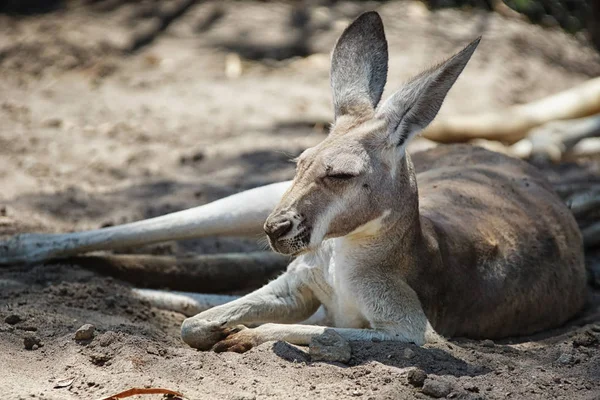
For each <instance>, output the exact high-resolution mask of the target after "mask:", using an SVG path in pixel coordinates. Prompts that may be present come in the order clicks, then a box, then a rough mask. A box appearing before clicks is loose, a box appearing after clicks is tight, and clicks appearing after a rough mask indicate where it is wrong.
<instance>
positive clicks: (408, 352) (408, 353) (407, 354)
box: [402, 347, 417, 360]
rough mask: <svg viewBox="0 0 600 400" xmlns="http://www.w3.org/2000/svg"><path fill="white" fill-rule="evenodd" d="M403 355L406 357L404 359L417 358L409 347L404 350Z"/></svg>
mask: <svg viewBox="0 0 600 400" xmlns="http://www.w3.org/2000/svg"><path fill="white" fill-rule="evenodd" d="M402 355H403V356H404V358H406V359H408V360H410V359H411V358H414V356H416V355H417V354H416V353H415V351H414V350H413V349H411V348H408V347H407V348H406V349H404V352H403V354H402Z"/></svg>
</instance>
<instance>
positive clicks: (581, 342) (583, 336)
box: [573, 330, 598, 347]
mask: <svg viewBox="0 0 600 400" xmlns="http://www.w3.org/2000/svg"><path fill="white" fill-rule="evenodd" d="M596 343H598V338H596V336H595V335H594V334H593V333H592V332H591V330H589V331H585V332H580V333H578V334H577V335H575V337H574V338H573V346H575V347H579V346H582V347H589V346H593V345H595V344H596Z"/></svg>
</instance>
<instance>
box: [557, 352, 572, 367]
mask: <svg viewBox="0 0 600 400" xmlns="http://www.w3.org/2000/svg"><path fill="white" fill-rule="evenodd" d="M556 362H558V363H559V364H563V365H567V364H571V363H572V362H573V355H572V354H569V353H562V354H561V355H560V356H559V357H558V359H557V360H556Z"/></svg>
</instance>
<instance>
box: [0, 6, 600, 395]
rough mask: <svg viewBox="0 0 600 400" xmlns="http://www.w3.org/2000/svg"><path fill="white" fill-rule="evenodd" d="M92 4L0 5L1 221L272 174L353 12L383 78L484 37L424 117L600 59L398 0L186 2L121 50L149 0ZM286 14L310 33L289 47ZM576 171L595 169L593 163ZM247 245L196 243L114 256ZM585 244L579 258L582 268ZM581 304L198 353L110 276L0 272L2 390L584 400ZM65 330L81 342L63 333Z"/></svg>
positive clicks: (231, 188)
mask: <svg viewBox="0 0 600 400" xmlns="http://www.w3.org/2000/svg"><path fill="white" fill-rule="evenodd" d="M91 3H104V4H103V6H105V8H104V9H102V10H101V11H98V10H99V8H95V7H96V6H99V5H102V4H96V5H95V6H94V5H93V4H92V5H90V6H88V5H85V4H87V2H86V3H78V2H73V5H72V6H71V5H70V4H71V3H70V2H67V3H65V7H64V8H61V9H58V10H57V11H56V12H52V13H48V14H44V15H34V16H28V17H26V18H23V17H19V16H7V15H0V74H2V76H3V79H2V80H1V81H0V92H1V93H2V94H3V97H2V98H1V99H0V122H1V124H2V134H1V135H0V155H1V157H0V180H1V182H2V193H0V234H1V235H5V236H6V235H12V234H15V233H19V232H33V231H35V232H65V231H73V230H81V229H89V228H98V227H101V226H109V225H115V224H120V223H123V222H129V221H133V220H138V219H141V218H147V217H150V216H155V215H160V214H164V213H166V212H171V211H176V210H180V209H184V208H188V207H192V206H196V205H200V204H205V203H207V202H210V201H213V200H216V199H218V198H221V197H224V196H226V195H229V194H232V193H236V192H238V191H240V190H244V189H248V188H252V187H255V186H258V185H262V184H267V183H271V182H275V181H279V180H284V179H289V178H290V177H291V176H292V175H293V173H294V168H293V164H292V163H290V162H289V160H290V159H291V158H293V157H295V156H297V155H298V154H299V153H300V152H301V151H303V150H304V149H305V148H307V147H309V146H312V145H314V144H316V143H318V142H319V141H321V140H322V139H323V137H324V133H325V131H326V129H325V127H326V126H327V123H328V121H330V119H331V100H330V94H329V86H328V68H329V66H328V64H329V58H328V57H329V56H328V54H327V53H328V52H329V51H330V49H331V47H332V45H333V43H334V42H335V40H336V38H337V37H338V36H339V34H340V32H341V30H342V29H343V27H344V26H345V25H346V24H347V23H348V22H349V20H350V19H351V18H353V17H354V16H356V15H357V14H358V13H360V12H361V11H364V10H366V9H367V8H376V9H377V10H378V11H380V13H381V15H382V17H383V19H384V22H385V25H386V31H387V35H388V40H389V51H390V56H391V60H390V61H391V66H390V78H389V80H390V82H389V85H388V87H389V88H390V90H393V88H395V87H397V86H398V85H400V84H401V82H402V81H403V80H405V79H407V78H408V77H410V76H411V75H413V74H414V73H416V72H418V71H419V70H420V69H422V68H423V67H426V66H427V65H430V64H432V63H434V62H436V61H437V60H439V59H440V58H443V57H446V56H448V55H450V54H451V53H452V52H453V51H455V50H457V49H458V48H460V47H461V46H462V45H464V44H466V43H468V42H469V41H470V40H471V39H472V38H474V37H476V36H478V35H480V34H483V36H484V39H483V41H482V43H481V45H480V47H479V49H478V50H477V53H476V54H475V56H474V58H473V60H472V62H471V63H470V64H469V66H468V67H467V69H466V70H465V73H464V76H463V77H462V78H461V79H459V81H458V82H457V84H456V87H455V88H454V89H453V91H452V92H451V93H450V96H449V97H448V100H447V101H446V103H445V105H444V107H443V109H442V110H441V112H442V113H447V114H450V113H457V112H479V111H486V110H489V109H493V108H499V107H503V106H506V105H508V104H513V103H517V102H524V101H529V100H532V99H536V98H540V97H542V96H545V95H548V94H551V93H554V92H556V91H559V90H563V89H566V88H569V87H571V86H573V85H575V84H578V83H580V82H583V81H584V80H586V79H588V78H589V77H592V76H597V75H598V74H599V73H600V69H599V68H600V63H598V60H599V57H598V54H597V53H595V52H594V51H593V50H592V49H591V48H589V47H587V46H585V45H582V44H581V43H579V42H578V41H577V40H575V39H574V38H572V37H569V36H567V35H565V34H563V33H561V32H559V31H555V30H544V29H542V28H540V27H537V26H532V25H529V24H527V23H525V22H523V21H518V20H511V19H505V18H503V17H501V16H499V15H495V14H486V13H479V12H469V11H456V10H443V11H436V12H430V11H428V10H426V9H424V8H423V7H422V5H420V3H413V2H389V3H384V4H378V3H366V4H365V3H362V2H361V3H353V2H335V4H332V5H330V6H327V7H308V8H307V9H306V10H298V9H297V8H295V7H293V6H292V5H291V4H290V3H277V2H275V3H269V5H268V6H265V4H264V3H262V2H256V3H255V2H219V3H216V2H215V3H213V2H199V3H198V4H197V5H194V6H189V7H188V8H186V9H185V12H183V13H182V14H181V15H177V16H176V17H175V18H174V19H173V20H171V21H170V22H169V24H168V26H163V27H162V28H161V29H156V30H155V31H151V30H147V31H144V32H146V33H148V32H154V34H153V35H150V36H147V37H148V41H147V42H145V44H144V46H141V47H139V48H136V49H135V51H128V50H132V47H131V46H130V44H131V43H132V40H133V39H135V38H139V33H140V29H141V28H140V26H141V25H140V24H141V23H142V22H144V23H146V22H148V21H150V22H152V21H153V18H156V16H157V15H161V14H160V13H159V14H157V11H156V10H155V9H154V8H153V7H154V6H155V4H154V3H157V4H158V3H161V2H150V3H152V4H150V6H149V5H148V2H91ZM108 3H110V4H108ZM178 4H179V2H178ZM181 4H183V5H186V4H185V3H183V2H182V3H181ZM109 5H111V6H110V7H109ZM144 7H146V8H144ZM148 7H150V8H149V9H147V8H148ZM159 11H160V10H159ZM173 15H175V14H173ZM150 26H151V27H152V26H154V25H152V24H150ZM307 30H309V31H310V32H308V34H309V37H310V40H308V41H306V42H298V34H299V33H302V32H305V33H306V32H307ZM240 38H243V40H240ZM239 43H241V44H243V46H236V44H239ZM298 44H300V45H301V47H300V50H302V54H298V52H297V50H298V49H297V48H294V47H293V46H297V45H298ZM237 53H241V57H240V56H239V54H238V55H237V56H236V54H237ZM232 54H233V55H232ZM306 55H308V56H306ZM304 56H306V57H304ZM245 57H248V58H245ZM232 65H233V66H232ZM231 71H234V72H235V73H232V72H231ZM570 171H571V169H569V168H568V167H565V168H562V169H561V167H556V168H553V169H552V170H548V176H549V178H550V179H552V180H553V181H554V182H558V181H560V180H561V177H563V178H564V177H565V176H567V175H568V174H569V173H570ZM589 171H590V179H599V178H598V176H600V174H599V173H598V171H599V168H598V163H597V161H594V160H591V161H590V168H589ZM260 248H261V247H260V245H259V244H257V243H256V241H253V240H237V239H234V238H208V239H201V240H200V239H198V240H189V241H183V242H177V243H166V244H161V245H157V246H147V247H144V248H137V249H131V251H135V252H149V253H154V254H172V255H181V254H186V253H188V252H195V253H203V254H208V253H217V252H233V251H237V252H240V251H250V250H258V249H260ZM599 259H600V258H599V257H597V255H595V254H594V253H593V252H589V253H588V261H589V263H590V265H592V266H595V265H598V264H599V263H598V260H599ZM596 269H597V268H596ZM590 270H592V268H590ZM599 276H600V275H599ZM599 305H600V292H598V290H597V289H594V288H591V287H590V302H589V306H588V308H587V309H586V310H585V312H583V313H582V315H580V316H579V317H578V318H577V319H575V320H574V321H572V322H570V323H569V324H568V325H567V326H565V327H562V328H560V329H557V330H555V331H552V332H545V333H543V334H540V335H535V336H531V337H526V338H518V339H517V338H515V339H513V340H505V341H501V342H497V343H494V342H491V341H481V342H480V341H472V340H462V339H460V338H458V339H453V340H452V341H451V343H450V344H449V345H437V346H425V347H422V348H419V347H415V346H412V345H405V344H397V343H394V344H392V343H371V342H367V343H362V342H361V343H352V356H351V359H350V361H349V363H348V364H336V363H323V362H313V361H311V359H310V357H309V355H308V353H307V349H305V348H300V347H296V346H292V345H289V344H286V343H283V342H277V343H267V344H264V345H261V346H259V347H257V348H255V349H252V350H251V351H249V352H248V353H246V354H243V355H239V354H214V353H210V352H197V351H195V350H192V349H190V348H189V347H187V346H185V345H184V344H183V343H182V342H181V340H180V339H179V327H180V324H181V322H182V321H183V319H184V317H183V315H181V314H177V313H173V312H167V311H162V310H158V309H155V308H152V307H150V305H149V304H147V303H145V302H143V301H140V300H139V299H137V298H136V297H135V296H134V295H133V294H132V292H131V287H130V286H129V285H128V284H126V283H124V282H121V281H119V280H116V279H112V278H109V277H105V276H101V275H98V274H97V273H95V272H91V271H88V270H86V269H83V268H80V267H77V266H73V265H70V264H69V265H67V264H55V263H53V264H36V265H32V266H27V267H24V266H8V267H4V266H3V267H2V268H0V353H2V355H3V356H2V357H0V370H1V371H2V374H0V387H1V388H2V390H3V394H4V395H5V397H7V398H17V399H18V398H30V396H34V397H39V398H56V399H69V398H73V399H79V398H101V397H103V396H107V395H110V394H114V393H117V392H120V391H122V390H125V389H128V388H130V387H144V386H148V387H157V386H158V387H165V388H169V389H173V390H176V391H179V392H182V393H184V394H186V395H187V396H189V397H190V398H203V399H213V398H214V399H223V398H229V399H234V398H235V399H259V398H267V397H269V398H307V397H308V398H324V399H331V398H351V397H352V398H364V399H386V398H389V399H396V398H431V397H446V398H457V399H483V398H485V399H506V398H509V399H510V398H514V399H574V398H577V399H595V398H598V397H599V396H600V389H599V388H598V385H597V382H596V381H597V377H598V376H600V351H599V340H600V325H599V323H600V309H599ZM84 324H92V325H94V326H95V333H94V337H93V338H91V339H87V340H75V338H74V335H75V332H76V331H77V329H78V328H80V327H81V326H82V325H84ZM26 342H27V346H26ZM417 369H418V370H419V371H417ZM24 377H27V378H26V379H25V378H24ZM71 379H73V381H72V383H69V382H70V381H71ZM55 387H56V388H55Z"/></svg>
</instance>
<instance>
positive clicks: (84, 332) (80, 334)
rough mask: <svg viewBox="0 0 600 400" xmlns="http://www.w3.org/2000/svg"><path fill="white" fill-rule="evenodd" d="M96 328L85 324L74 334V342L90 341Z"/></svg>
mask: <svg viewBox="0 0 600 400" xmlns="http://www.w3.org/2000/svg"><path fill="white" fill-rule="evenodd" d="M95 330H96V327H95V326H94V325H92V324H85V325H83V326H81V328H79V329H77V331H76V332H75V340H90V339H92V338H93V337H94V331H95Z"/></svg>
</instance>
